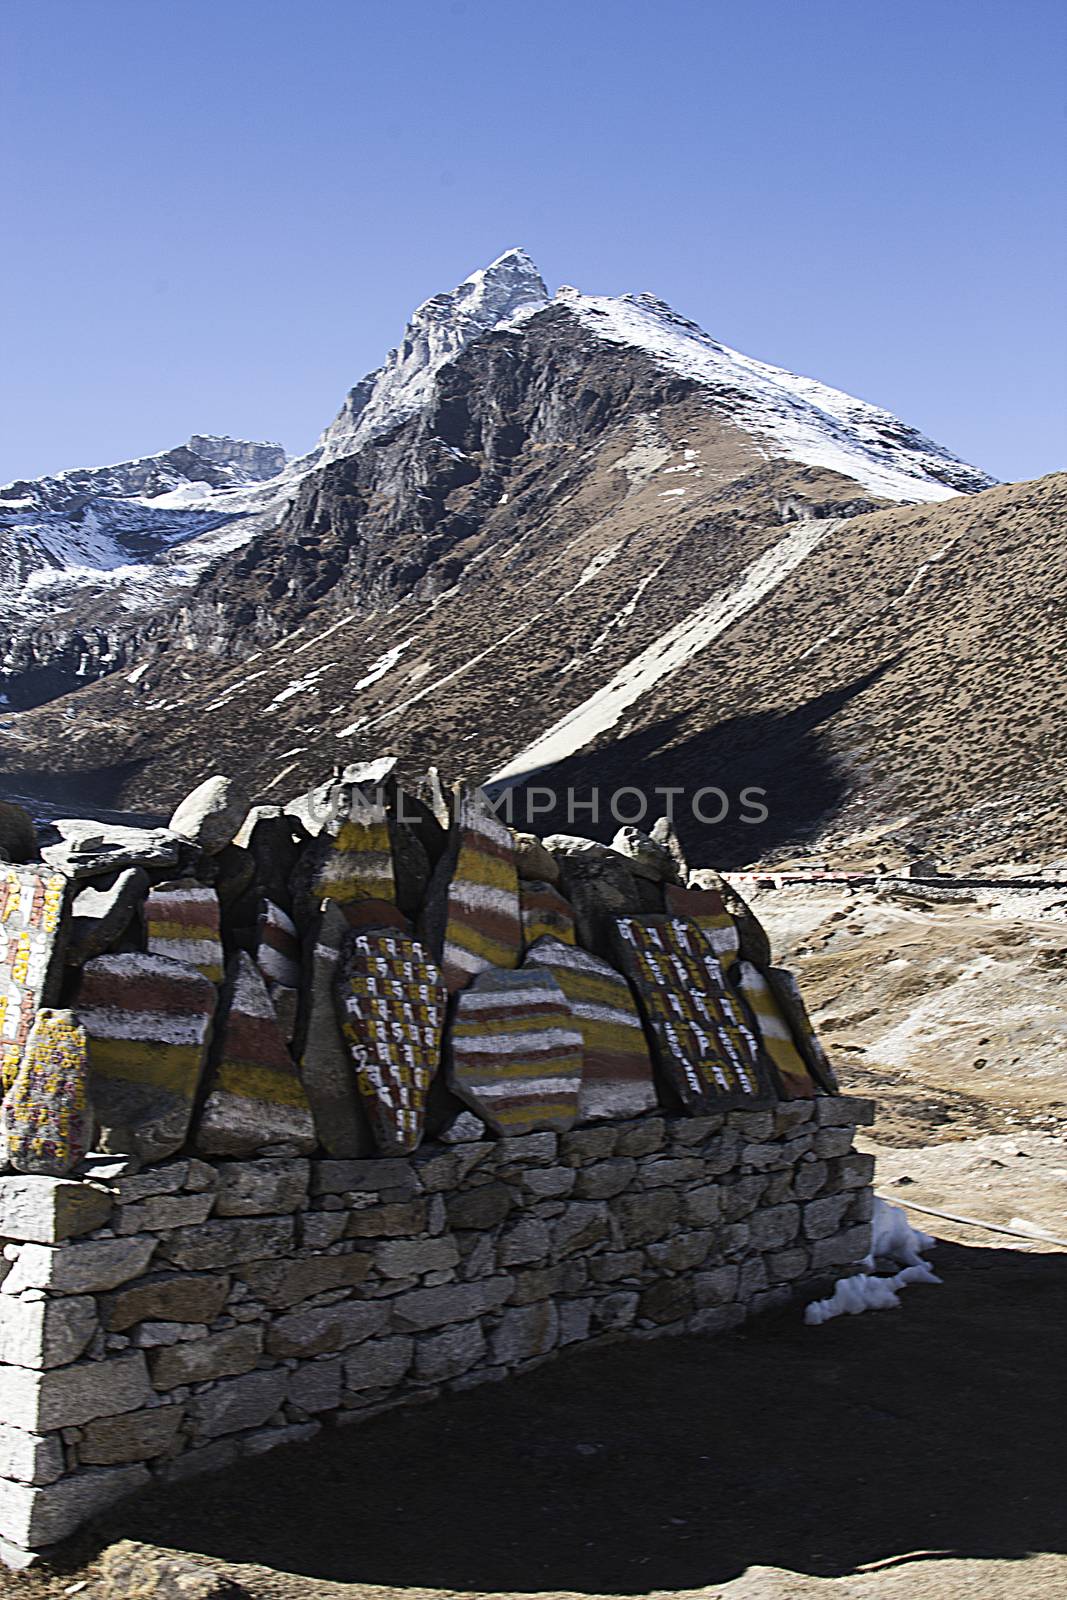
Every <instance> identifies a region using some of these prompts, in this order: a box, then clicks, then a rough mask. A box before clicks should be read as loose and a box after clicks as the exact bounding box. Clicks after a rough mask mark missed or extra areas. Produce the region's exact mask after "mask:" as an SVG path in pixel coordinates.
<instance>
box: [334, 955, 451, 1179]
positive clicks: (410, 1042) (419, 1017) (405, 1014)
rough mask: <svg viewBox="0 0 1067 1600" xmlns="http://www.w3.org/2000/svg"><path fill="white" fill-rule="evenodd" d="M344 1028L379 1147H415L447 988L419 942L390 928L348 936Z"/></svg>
mask: <svg viewBox="0 0 1067 1600" xmlns="http://www.w3.org/2000/svg"><path fill="white" fill-rule="evenodd" d="M335 996H336V999H337V1006H338V1015H339V1017H340V1021H341V1031H342V1033H343V1034H344V1037H345V1041H346V1043H347V1045H348V1049H349V1052H350V1055H351V1059H352V1070H353V1072H354V1074H355V1079H356V1084H357V1086H358V1089H359V1092H360V1095H361V1096H362V1099H363V1103H364V1106H365V1108H366V1112H367V1120H368V1122H369V1123H370V1126H371V1130H372V1132H373V1134H374V1137H375V1140H376V1142H377V1144H378V1147H379V1149H381V1150H383V1151H385V1152H386V1153H387V1154H395V1155H401V1154H404V1153H405V1152H407V1151H410V1150H414V1149H415V1148H416V1146H417V1145H418V1144H419V1142H420V1141H421V1139H422V1136H423V1131H424V1128H425V1124H426V1100H427V1095H428V1094H429V1090H430V1084H431V1082H432V1080H433V1078H434V1075H435V1074H436V1072H437V1069H438V1067H439V1065H440V1061H441V1041H442V1036H443V1032H444V1022H445V1012H446V1009H447V1006H448V993H447V991H446V989H445V986H444V982H443V980H442V977H441V973H440V971H439V970H438V968H437V966H436V965H435V964H434V963H433V962H432V961H431V960H430V959H429V957H428V956H427V954H426V952H425V950H424V949H423V947H422V945H421V944H418V943H417V942H416V941H415V940H414V939H407V938H404V937H403V936H402V935H399V934H393V933H351V934H350V935H349V936H348V938H347V939H346V940H345V943H344V945H343V946H342V950H341V959H340V962H339V964H338V971H337V985H336V989H335Z"/></svg>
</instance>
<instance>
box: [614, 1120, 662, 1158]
mask: <svg viewBox="0 0 1067 1600" xmlns="http://www.w3.org/2000/svg"><path fill="white" fill-rule="evenodd" d="M666 1139H667V1124H666V1123H665V1122H664V1120H663V1118H662V1117H645V1118H642V1120H641V1121H640V1122H631V1123H630V1124H629V1125H627V1126H624V1127H621V1128H620V1129H619V1136H618V1139H617V1140H616V1142H615V1150H616V1153H617V1154H618V1155H620V1156H650V1155H652V1154H653V1153H654V1152H655V1151H656V1150H662V1149H663V1146H664V1144H665V1143H666Z"/></svg>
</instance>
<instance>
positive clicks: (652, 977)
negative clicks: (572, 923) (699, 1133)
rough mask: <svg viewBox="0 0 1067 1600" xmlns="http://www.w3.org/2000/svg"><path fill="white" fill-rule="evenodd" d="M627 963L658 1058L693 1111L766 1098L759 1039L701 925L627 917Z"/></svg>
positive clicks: (623, 930) (622, 927) (623, 939)
mask: <svg viewBox="0 0 1067 1600" xmlns="http://www.w3.org/2000/svg"><path fill="white" fill-rule="evenodd" d="M617 929H618V932H617V941H616V948H617V950H618V954H619V961H620V964H621V965H622V967H623V970H624V971H625V972H626V974H627V976H628V977H629V979H630V981H631V983H632V984H633V986H634V989H635V991H636V994H637V998H638V1002H639V1004H640V1006H641V1009H642V1011H643V1012H644V1016H645V1025H646V1029H647V1032H648V1037H649V1040H650V1042H651V1044H652V1049H653V1053H654V1055H655V1057H656V1060H657V1064H658V1066H659V1068H660V1071H661V1072H662V1074H663V1076H664V1078H665V1079H666V1081H667V1082H668V1083H669V1084H670V1086H671V1088H672V1089H673V1090H674V1092H675V1093H676V1094H677V1095H678V1098H679V1099H680V1101H681V1103H682V1105H683V1106H685V1107H686V1108H687V1109H688V1110H693V1111H703V1110H706V1109H712V1108H714V1107H715V1106H716V1105H718V1104H730V1103H734V1102H740V1101H743V1100H745V1099H753V1098H757V1097H764V1096H767V1095H768V1094H769V1089H768V1086H767V1084H766V1082H765V1079H764V1074H763V1071H762V1069H761V1066H760V1062H759V1051H758V1046H757V1044H756V1040H755V1037H754V1036H753V1034H752V1032H751V1030H750V1029H749V1028H748V1026H747V1024H746V1022H745V1021H744V1018H743V1014H742V1012H741V1008H740V1005H739V1003H738V1002H737V999H736V996H735V995H732V994H731V992H730V989H729V986H728V984H727V982H726V979H725V977H724V975H723V971H722V968H721V966H720V965H719V962H718V959H717V957H716V956H715V954H714V952H713V951H712V948H711V946H710V944H709V943H708V942H707V940H706V939H705V937H704V935H703V934H702V933H701V931H700V930H699V929H698V928H697V927H695V926H694V925H693V924H692V923H690V922H688V921H686V920H684V919H683V918H681V917H621V918H619V921H618V924H617Z"/></svg>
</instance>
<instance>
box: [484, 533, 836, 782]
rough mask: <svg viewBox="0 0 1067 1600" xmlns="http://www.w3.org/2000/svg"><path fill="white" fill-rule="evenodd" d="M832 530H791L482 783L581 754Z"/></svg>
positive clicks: (516, 775)
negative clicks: (736, 579) (732, 583)
mask: <svg viewBox="0 0 1067 1600" xmlns="http://www.w3.org/2000/svg"><path fill="white" fill-rule="evenodd" d="M838 525H839V519H837V518H827V519H826V520H824V521H821V522H816V521H802V522H797V523H795V524H794V526H793V529H792V531H791V532H790V533H788V534H787V535H786V536H785V538H784V539H780V540H779V542H778V543H777V544H776V545H772V547H771V548H770V549H769V550H765V551H764V553H763V555H761V556H759V557H757V559H756V560H755V561H754V562H753V563H752V565H751V566H750V567H748V568H747V569H746V571H745V572H744V573H743V574H742V576H741V578H740V580H739V582H738V583H737V584H736V585H735V587H734V588H732V589H726V590H723V591H722V592H721V593H719V594H715V595H712V597H711V598H710V599H709V600H705V602H704V604H703V605H702V606H698V607H697V609H696V610H695V611H691V612H690V614H689V615H688V616H687V617H685V618H683V619H682V621H681V622H678V623H676V624H675V626H674V627H673V628H671V629H669V630H668V632H667V633H665V634H662V635H661V636H660V638H658V639H656V640H654V641H653V643H652V644H650V645H649V646H648V647H647V648H646V649H644V650H642V651H641V653H640V654H639V655H637V656H635V657H634V658H633V660H632V661H628V662H627V663H626V665H625V666H624V667H621V668H620V669H619V671H618V672H616V674H615V676H614V677H613V678H611V679H610V680H609V681H608V682H607V683H606V684H604V686H603V688H601V689H598V690H597V692H596V693H595V694H594V695H591V696H590V697H589V699H588V700H585V701H583V702H582V704H581V705H579V706H575V708H574V709H573V710H572V711H568V712H567V714H566V716H564V717H561V718H560V719H559V721H558V722H556V723H554V724H553V726H552V727H551V728H549V729H548V731H547V732H546V733H544V734H542V735H541V737H540V738H539V739H535V740H534V742H533V743H532V744H530V745H527V747H526V749H525V750H522V751H520V753H519V754H518V755H517V756H515V757H514V758H513V759H512V760H511V761H509V762H508V763H507V764H506V766H503V767H501V768H500V769H499V771H497V772H494V773H493V775H492V777H491V778H490V779H489V780H488V781H489V782H490V783H506V782H510V783H517V782H519V781H521V780H522V779H523V778H526V777H529V776H530V774H531V773H533V772H537V771H540V770H541V769H542V768H544V767H550V766H553V765H554V764H555V763H556V762H557V761H564V760H566V759H567V757H568V756H572V755H574V753H575V752H576V751H578V750H584V749H585V748H586V746H587V745H590V744H592V742H593V740H594V739H596V738H598V737H599V735H600V734H602V733H606V732H607V731H608V729H609V728H613V727H614V726H615V724H616V723H617V722H618V721H619V719H620V717H622V715H623V713H624V712H625V711H626V710H627V709H628V708H629V707H630V706H632V705H634V704H635V703H636V702H637V701H638V700H640V699H642V697H643V696H644V695H646V694H648V693H649V692H650V690H652V689H654V688H655V687H656V685H657V684H658V683H660V682H661V681H662V680H663V679H664V678H668V677H670V676H671V674H672V673H675V672H677V671H678V670H679V668H680V667H683V666H685V664H686V662H687V661H691V660H692V659H693V657H694V656H696V655H699V654H700V652H701V651H702V650H705V649H707V647H708V645H709V644H712V643H713V642H714V640H716V639H717V638H718V637H719V635H720V634H721V633H724V632H725V631H726V629H727V628H729V627H732V626H733V624H734V623H735V622H736V621H738V619H739V618H740V617H743V616H744V615H745V613H746V612H748V611H751V610H752V608H753V606H756V605H758V604H759V603H760V601H761V600H762V599H763V598H764V596H765V595H767V594H769V593H770V592H771V590H772V589H775V588H777V586H778V585H779V584H780V583H781V582H782V581H783V580H784V579H785V578H787V577H788V576H789V574H790V573H791V572H792V571H793V570H794V569H795V568H796V567H798V566H799V565H800V564H801V562H802V561H804V560H805V559H806V558H807V557H808V556H809V555H810V554H811V552H812V551H813V550H814V549H815V547H816V546H817V545H819V544H821V543H822V541H823V540H824V539H825V538H827V537H828V535H829V534H830V533H832V532H833V530H834V528H836V527H837V526H838Z"/></svg>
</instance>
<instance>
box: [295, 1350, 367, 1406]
mask: <svg viewBox="0 0 1067 1600" xmlns="http://www.w3.org/2000/svg"><path fill="white" fill-rule="evenodd" d="M363 1348H364V1349H366V1350H369V1349H372V1348H373V1344H369V1345H364V1346H363ZM343 1372H344V1362H343V1360H342V1359H341V1358H340V1357H338V1358H337V1359H336V1360H333V1361H302V1362H301V1363H300V1365H299V1366H298V1367H296V1368H295V1369H294V1371H293V1372H291V1373H290V1375H289V1399H290V1400H291V1401H292V1403H293V1405H295V1406H299V1407H300V1409H301V1410H302V1411H336V1410H337V1407H338V1406H339V1405H340V1404H341V1378H342V1375H343Z"/></svg>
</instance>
